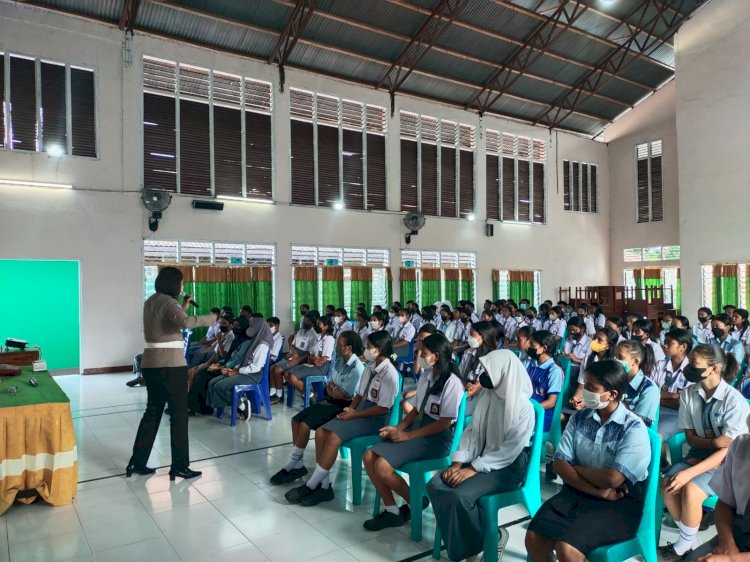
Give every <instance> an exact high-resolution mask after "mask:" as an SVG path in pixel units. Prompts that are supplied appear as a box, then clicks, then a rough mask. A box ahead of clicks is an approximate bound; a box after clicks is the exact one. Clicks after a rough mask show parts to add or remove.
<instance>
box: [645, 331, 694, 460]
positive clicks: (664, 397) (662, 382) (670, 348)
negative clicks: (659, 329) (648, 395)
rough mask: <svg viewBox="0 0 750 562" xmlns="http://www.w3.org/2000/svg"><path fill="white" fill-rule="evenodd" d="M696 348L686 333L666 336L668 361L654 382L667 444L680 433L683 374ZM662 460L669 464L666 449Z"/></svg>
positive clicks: (690, 336)
mask: <svg viewBox="0 0 750 562" xmlns="http://www.w3.org/2000/svg"><path fill="white" fill-rule="evenodd" d="M692 349H693V337H692V335H691V334H690V332H688V331H687V330H682V329H680V328H672V329H671V330H670V331H669V332H667V335H666V336H664V352H665V353H666V358H665V359H664V361H662V362H661V366H660V369H659V373H658V375H657V376H655V377H653V381H654V382H655V383H656V385H657V386H658V387H660V388H661V395H660V400H659V403H660V409H659V428H658V431H659V435H661V437H662V439H664V440H665V441H666V440H667V439H669V438H670V437H672V436H673V435H675V434H677V433H679V432H680V427H679V425H678V423H677V412H678V410H679V407H680V393H681V392H682V391H683V389H684V388H685V387H686V386H687V385H688V382H687V381H686V380H685V377H684V375H683V371H684V369H685V367H687V365H688V355H689V354H690V351H691V350H692ZM664 452H665V454H664V456H663V457H662V458H663V460H664V461H665V462H666V448H665V449H664Z"/></svg>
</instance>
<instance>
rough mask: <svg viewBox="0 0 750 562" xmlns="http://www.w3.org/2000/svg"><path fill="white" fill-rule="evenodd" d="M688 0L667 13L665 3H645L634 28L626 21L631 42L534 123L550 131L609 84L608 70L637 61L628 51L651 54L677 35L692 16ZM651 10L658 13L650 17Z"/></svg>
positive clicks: (617, 70)
mask: <svg viewBox="0 0 750 562" xmlns="http://www.w3.org/2000/svg"><path fill="white" fill-rule="evenodd" d="M685 1H686V0H680V3H679V8H678V9H677V10H667V5H666V3H665V2H663V1H662V0H643V1H642V2H641V3H640V4H639V5H638V7H637V8H636V9H635V10H633V12H631V14H630V17H632V16H634V15H636V14H640V15H639V16H638V23H637V24H635V25H634V24H633V23H631V22H630V21H627V20H628V19H629V18H626V21H625V25H626V26H627V28H628V29H629V30H630V37H629V38H628V40H627V41H626V42H624V43H623V44H622V45H620V46H619V47H618V48H617V49H614V50H612V51H611V52H610V53H609V54H608V55H607V56H606V57H604V59H602V60H601V61H600V62H599V64H598V65H597V66H596V68H595V69H594V70H592V71H591V72H589V73H588V74H586V75H585V76H583V77H582V78H581V79H580V80H579V81H578V83H577V84H576V85H575V86H574V87H573V88H571V89H570V90H569V91H567V92H565V93H564V94H563V95H561V96H560V97H559V98H558V99H557V100H555V101H554V103H552V104H551V105H550V107H549V109H547V110H546V111H545V112H544V113H542V114H541V115H540V116H539V117H538V118H537V119H536V120H534V124H535V125H537V124H540V123H542V124H545V125H547V126H549V127H550V128H553V127H557V126H559V125H560V123H561V122H562V121H564V120H565V119H567V117H568V116H569V115H570V114H571V112H573V111H576V112H578V111H579V109H580V105H581V103H582V102H583V101H585V100H587V99H588V98H589V97H591V95H592V94H593V92H595V91H597V90H598V89H599V88H601V87H602V86H603V85H604V84H605V83H606V82H607V81H609V79H610V78H609V77H608V76H607V75H606V74H605V71H606V72H607V73H609V74H610V75H614V76H616V75H618V74H619V73H620V72H622V71H623V70H624V69H625V68H626V67H627V66H629V64H630V63H632V62H633V60H635V59H633V58H632V57H628V56H627V51H629V50H631V48H633V47H635V48H636V49H638V50H639V51H641V52H643V53H650V52H653V51H654V50H655V49H657V48H658V47H659V46H661V45H662V44H664V43H665V42H666V41H667V40H669V38H670V37H672V36H673V35H674V34H675V33H676V32H677V29H678V28H679V26H680V25H681V24H682V22H683V21H685V20H686V19H688V17H689V15H688V14H684V13H683V12H682V9H681V8H682V7H683V6H684V4H685ZM651 10H655V12H652V13H651V15H649V12H650V11H651ZM668 12H669V13H671V15H670V16H668V15H667V14H668ZM659 22H662V23H663V24H664V25H665V32H664V33H661V34H657V33H655V29H656V26H657V25H658V24H659ZM644 35H645V37H644Z"/></svg>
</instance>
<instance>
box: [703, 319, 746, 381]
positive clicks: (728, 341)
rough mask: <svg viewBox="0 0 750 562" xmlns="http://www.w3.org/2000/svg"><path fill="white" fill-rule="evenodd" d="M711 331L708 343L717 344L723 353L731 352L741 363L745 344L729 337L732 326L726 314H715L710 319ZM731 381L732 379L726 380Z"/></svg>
mask: <svg viewBox="0 0 750 562" xmlns="http://www.w3.org/2000/svg"><path fill="white" fill-rule="evenodd" d="M711 326H712V328H711V333H712V335H713V337H712V338H711V339H710V340H708V343H710V344H712V345H718V346H719V347H720V348H721V349H723V350H724V352H725V353H731V354H732V355H734V358H735V359H736V360H737V363H739V364H740V365H742V362H743V361H744V360H745V346H744V345H743V344H742V342H741V341H739V340H737V339H735V338H733V337H731V336H730V335H729V330H730V329H731V328H732V320H731V318H730V317H729V316H727V315H726V314H717V315H716V316H714V317H713V319H712V320H711ZM728 382H730V383H731V382H733V381H728Z"/></svg>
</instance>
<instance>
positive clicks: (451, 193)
mask: <svg viewBox="0 0 750 562" xmlns="http://www.w3.org/2000/svg"><path fill="white" fill-rule="evenodd" d="M423 150H424V147H423ZM440 216H441V217H455V216H456V148H455V147H453V146H441V147H440Z"/></svg>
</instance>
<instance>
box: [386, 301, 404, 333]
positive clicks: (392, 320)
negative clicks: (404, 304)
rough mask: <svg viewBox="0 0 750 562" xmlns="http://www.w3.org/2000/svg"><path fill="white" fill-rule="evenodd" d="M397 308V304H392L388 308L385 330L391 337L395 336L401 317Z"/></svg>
mask: <svg viewBox="0 0 750 562" xmlns="http://www.w3.org/2000/svg"><path fill="white" fill-rule="evenodd" d="M399 310H400V308H399V307H397V306H392V307H390V308H389V309H388V325H387V327H386V331H387V332H388V335H389V336H391V337H392V338H393V337H395V336H396V332H397V331H398V329H399V328H400V327H401V319H400V318H399V314H398V313H399Z"/></svg>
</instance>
